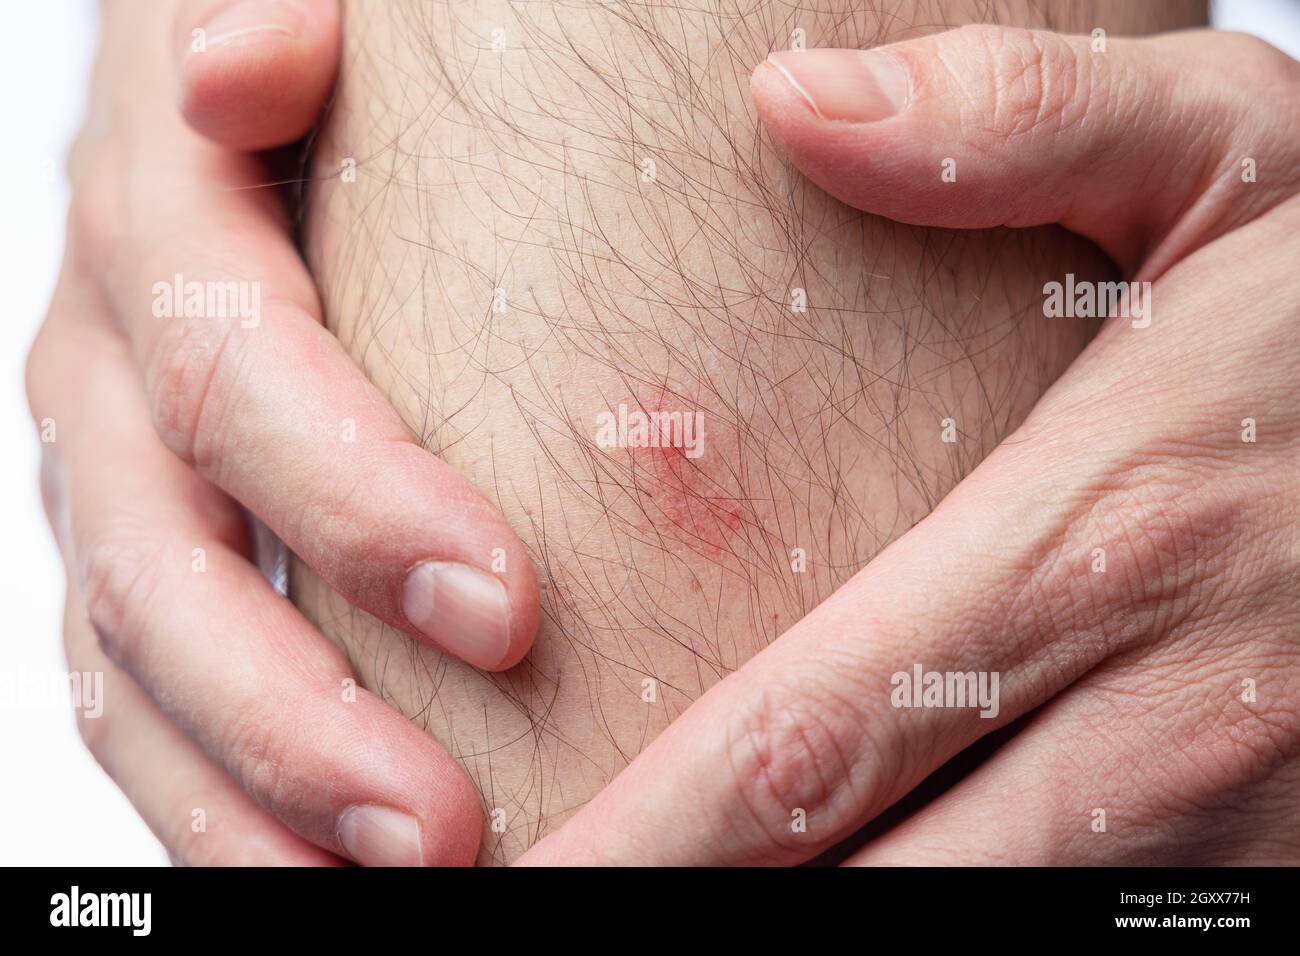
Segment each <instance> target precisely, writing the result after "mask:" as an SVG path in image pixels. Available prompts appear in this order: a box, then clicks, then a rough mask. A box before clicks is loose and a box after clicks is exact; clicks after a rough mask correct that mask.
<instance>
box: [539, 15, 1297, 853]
mask: <svg viewBox="0 0 1300 956" xmlns="http://www.w3.org/2000/svg"><path fill="white" fill-rule="evenodd" d="M753 90H754V97H755V100H756V102H757V105H758V109H759V113H760V115H761V117H762V119H763V121H764V123H765V125H766V126H767V128H768V130H769V131H770V132H771V134H772V135H773V136H774V137H775V139H776V140H777V141H778V142H779V143H780V144H781V145H782V147H783V148H784V149H785V150H786V152H787V153H788V154H789V156H790V157H791V158H792V160H793V161H794V162H795V163H796V164H797V165H798V166H799V168H800V169H802V170H803V171H804V172H805V173H807V174H808V175H809V176H810V177H811V178H812V179H813V180H814V181H816V182H817V183H818V184H820V185H821V186H822V187H823V188H825V189H827V190H828V191H829V192H831V193H832V194H834V195H835V196H837V197H839V198H841V199H843V200H844V201H845V202H848V203H851V204H853V205H855V206H857V207H859V208H861V209H864V210H867V211H869V212H873V213H879V214H882V215H886V216H889V217H892V218H894V219H899V220H903V221H906V222H911V223H917V224H922V225H926V226H945V227H959V228H966V227H989V226H996V225H1008V226H1031V225H1038V224H1044V223H1052V222H1056V223H1061V224H1063V225H1065V226H1066V227H1068V228H1070V229H1073V230H1075V231H1077V232H1079V233H1082V234H1083V235H1085V236H1087V237H1089V238H1091V239H1092V240H1094V241H1095V242H1097V243H1098V244H1099V245H1100V246H1101V247H1102V248H1103V249H1104V250H1106V251H1107V252H1108V253H1109V254H1110V255H1111V256H1112V258H1113V259H1114V260H1115V262H1116V263H1117V264H1118V265H1119V266H1120V268H1121V269H1122V270H1123V271H1124V273H1125V275H1126V277H1128V278H1131V279H1133V280H1134V281H1137V282H1151V283H1153V285H1152V287H1151V289H1150V294H1149V296H1145V297H1144V298H1143V300H1142V302H1140V303H1139V302H1138V301H1137V300H1136V299H1131V300H1130V301H1129V303H1128V305H1129V306H1130V307H1131V308H1130V309H1129V310H1128V311H1129V312H1130V314H1129V315H1117V316H1116V317H1112V318H1110V319H1109V320H1108V321H1107V323H1106V324H1105V326H1104V327H1103V329H1102V331H1101V332H1100V333H1099V335H1098V336H1097V338H1096V339H1095V340H1094V341H1093V342H1092V344H1091V345H1090V346H1089V348H1088V349H1087V350H1086V351H1085V352H1084V354H1083V355H1082V356H1081V357H1080V358H1079V360H1078V361H1077V362H1076V363H1075V364H1074V366H1072V367H1071V369H1070V370H1069V371H1068V372H1067V373H1066V374H1065V375H1064V376H1063V378H1062V379H1061V380H1060V381H1059V382H1058V383H1057V384H1056V385H1055V386H1054V387H1053V388H1052V389H1051V390H1050V391H1049V392H1048V393H1047V395H1046V396H1045V397H1044V398H1043V399H1042V400H1041V402H1040V403H1039V405H1038V407H1037V408H1036V409H1035V410H1034V412H1033V413H1032V414H1031V415H1030V417H1029V418H1028V420H1027V421H1026V422H1025V423H1024V424H1023V426H1022V427H1020V428H1019V429H1018V430H1017V431H1016V433H1015V434H1014V435H1012V436H1011V437H1010V438H1009V439H1007V441H1006V442H1005V443H1003V445H1001V446H1000V447H999V448H998V449H997V450H996V451H995V452H994V453H993V454H992V455H991V456H989V458H988V459H987V460H986V461H985V462H984V463H983V464H981V465H980V466H979V468H978V469H977V470H976V471H975V472H974V473H973V474H971V475H970V476H969V477H968V478H967V479H966V480H965V481H964V482H962V483H961V485H960V486H958V488H957V489H956V490H955V491H953V492H952V494H950V495H949V496H948V498H947V499H945V500H944V501H943V502H942V504H941V505H940V506H939V507H938V508H937V509H936V510H935V511H934V513H933V514H932V515H930V516H929V517H928V518H927V519H926V520H925V521H923V522H921V523H920V524H919V525H917V526H916V527H915V528H914V529H912V530H911V531H910V532H909V533H908V534H906V535H905V536H904V537H903V538H901V539H900V540H899V541H898V542H896V543H895V544H894V545H892V546H891V547H889V548H888V549H887V550H886V551H885V552H883V553H882V554H881V555H880V556H879V557H877V558H876V559H875V560H874V561H873V562H871V564H869V565H868V566H867V567H866V568H865V569H864V570H863V571H862V572H860V573H859V574H858V575H857V576H855V577H854V578H853V579H852V580H851V581H850V582H849V583H848V584H846V585H845V586H844V587H842V588H841V589H840V590H839V591H838V592H837V593H836V594H835V595H833V596H832V597H831V598H830V599H829V600H827V601H826V602H825V603H823V604H822V605H821V606H820V607H818V608H817V609H816V610H815V611H814V612H812V613H811V614H809V615H808V616H807V617H806V618H804V619H803V620H802V621H800V622H799V623H798V624H797V625H795V626H794V627H792V628H791V629H790V630H789V631H788V632H787V633H786V634H784V635H783V636H782V637H781V638H780V639H779V640H778V641H776V642H775V643H774V644H773V645H772V646H771V647H770V648H768V649H767V650H766V651H765V652H763V653H762V654H760V655H759V656H758V657H756V658H754V659H753V660H751V661H750V662H749V663H748V664H746V665H745V666H744V667H742V668H741V669H740V670H739V671H738V672H736V673H735V674H733V675H731V676H730V677H729V678H727V679H726V680H724V681H723V682H721V683H720V684H719V685H717V686H716V687H714V688H713V689H712V690H711V691H710V693H708V694H707V695H705V696H704V697H703V698H702V699H701V700H699V701H698V702H697V703H696V704H695V705H694V706H693V707H691V708H690V710H689V711H687V713H686V714H685V715H684V716H683V717H682V718H680V719H679V720H678V721H677V722H675V723H674V724H673V725H672V726H671V727H670V728H669V729H668V730H667V731H665V732H664V733H663V734H662V735H661V737H660V738H659V739H657V740H656V741H655V742H654V743H653V744H652V745H651V746H650V747H649V748H648V749H647V750H646V751H645V752H643V753H642V754H641V756H640V757H639V758H638V759H637V760H635V761H634V762H633V763H632V764H631V766H630V767H629V768H628V769H626V770H625V771H624V772H623V773H622V774H621V775H620V776H619V777H618V778H617V779H616V780H615V781H614V783H613V784H612V785H611V786H610V787H608V788H607V789H606V790H605V791H603V792H602V793H601V794H600V795H599V796H598V797H597V798H596V799H595V800H593V801H592V802H591V803H590V804H588V805H587V806H586V807H585V808H583V810H582V811H580V812H579V813H578V814H577V815H576V816H575V817H574V818H573V819H572V820H571V821H570V822H569V823H568V824H567V825H566V826H565V827H564V828H563V829H561V830H560V831H559V832H558V833H557V834H556V835H554V836H552V837H550V838H549V839H546V840H544V841H542V843H540V844H539V845H538V846H537V847H535V848H534V849H533V850H532V851H531V852H530V853H529V854H528V855H526V856H525V858H524V860H525V861H526V862H529V863H542V864H545V863H596V862H600V863H640V864H666V863H676V864H719V863H794V862H798V861H801V860H807V859H811V858H812V857H814V856H816V855H817V854H819V853H820V852H822V851H824V850H826V849H828V848H830V847H832V846H834V845H835V844H837V843H838V842H840V841H842V840H844V839H845V838H847V837H849V836H851V835H852V834H854V833H855V832H856V831H857V830H858V829H859V828H861V827H862V826H863V825H864V824H865V823H867V822H868V821H870V820H872V819H873V818H874V817H876V816H877V815H878V814H880V813H881V812H882V811H883V810H885V809H886V808H888V807H890V806H891V805H892V804H894V803H895V802H896V801H898V800H899V799H900V798H901V797H903V796H904V795H905V794H907V793H908V792H909V791H911V790H912V789H913V788H914V787H916V786H917V785H918V784H919V783H920V782H921V781H922V780H924V779H925V778H926V777H927V776H929V775H930V774H932V773H933V772H934V771H935V770H937V769H938V768H939V767H940V766H942V765H943V764H944V763H945V762H946V761H948V760H949V759H951V758H952V757H954V756H956V755H957V754H959V753H960V752H961V751H963V750H964V749H965V748H967V747H969V746H970V745H971V744H973V743H974V742H975V741H977V740H979V739H980V738H982V737H984V736H985V735H987V734H989V733H990V732H991V731H993V730H995V729H997V728H999V727H1005V726H1007V725H1009V724H1011V723H1012V722H1013V721H1017V719H1018V718H1021V717H1025V718H1026V719H1025V720H1024V721H1023V724H1022V726H1020V727H1019V728H1018V732H1017V733H1015V735H1014V736H1010V737H1009V739H1008V740H1007V742H1006V743H1004V744H1003V745H1002V746H1001V748H1000V749H998V750H997V751H996V752H995V753H994V754H993V755H992V756H991V757H990V758H988V759H987V760H986V761H985V762H983V763H982V764H981V765H979V766H978V767H977V768H976V769H975V770H974V771H973V772H971V773H970V774H969V775H968V776H967V777H966V778H965V779H963V780H961V782H960V783H958V784H957V785H956V786H954V787H953V788H952V789H950V790H948V791H947V792H945V793H943V794H942V795H941V796H940V797H938V798H937V799H935V800H933V801H932V802H931V803H929V804H928V805H926V806H925V807H924V808H923V809H922V810H920V811H919V812H918V813H916V814H915V815H913V816H912V817H911V818H909V819H908V820H907V821H906V822H905V823H903V824H902V825H900V826H898V827H895V828H894V829H892V830H889V831H888V832H886V833H885V835H884V836H882V837H881V838H879V839H877V840H875V841H873V842H870V843H868V844H867V846H866V847H865V848H864V849H863V850H861V851H860V852H859V853H857V854H856V855H855V856H853V857H852V858H851V861H850V862H853V863H922V864H924V863H984V864H988V863H999V862H1015V863H1024V864H1035V863H1037V864H1065V863H1075V864H1078V863H1093V864H1098V863H1152V862H1159V863H1170V862H1178V863H1228V862H1237V863H1243V862H1250V863H1265V862H1289V863H1295V862H1296V861H1297V860H1300V840H1297V837H1296V834H1297V832H1300V828H1298V827H1297V822H1300V799H1297V797H1300V761H1298V760H1297V755H1298V754H1300V712H1298V711H1297V708H1296V707H1295V701H1296V700H1297V699H1300V639H1298V638H1300V610H1298V609H1300V574H1298V573H1297V572H1298V571H1300V487H1298V486H1297V475H1300V469H1298V468H1297V464H1298V463H1300V400H1298V399H1300V394H1298V390H1297V378H1296V369H1297V368H1300V335H1297V330H1298V328H1300V324H1298V322H1297V319H1300V313H1298V312H1297V304H1296V303H1297V301H1300V295H1298V294H1297V293H1298V292H1300V275H1298V274H1297V271H1296V263H1297V261H1300V239H1297V233H1298V231H1300V197H1298V196H1297V193H1298V192H1300V109H1298V107H1297V105H1296V104H1297V102H1300V66H1298V65H1297V64H1296V63H1295V62H1294V61H1292V60H1290V59H1289V58H1287V57H1286V56H1284V55H1282V54H1281V53H1279V52H1278V51H1276V50H1274V49H1273V48H1271V47H1269V46H1268V45H1266V44H1264V43H1262V42H1259V41H1256V40H1253V39H1249V38H1246V37H1241V36H1232V35H1220V34H1213V33H1188V34H1179V35H1170V36H1166V37H1159V38H1154V39H1150V40H1117V39H1111V40H1109V41H1106V42H1105V48H1104V50H1103V49H1099V48H1097V46H1096V45H1095V44H1094V42H1093V41H1092V40H1090V39H1089V38H1086V37H1085V38H1076V37H1065V36H1059V35H1053V34H1047V33H1036V32H1028V31H1022V30H1008V29H998V28H993V27H979V28H965V29H962V30H958V31H953V32H949V33H942V34H938V35H935V36H931V37H928V38H925V39H920V40H915V41H910V42H906V43H900V44H896V45H893V46H889V47H885V48H882V49H881V50H878V51H874V52H870V53H865V54H864V53H858V52H846V51H820V50H814V51H807V52H800V53H783V54H777V55H775V56H774V57H773V58H772V59H771V60H770V61H769V62H768V63H766V64H764V65H762V66H760V67H759V69H758V70H757V72H756V73H755V75H754V81H753ZM954 172H955V179H953V178H952V175H951V173H954ZM945 173H949V174H950V175H948V176H945V175H944V174H945ZM1061 279H1062V281H1063V282H1064V280H1065V277H1064V276H1062V277H1061ZM1138 288H1141V287H1138ZM1047 291H1048V290H1045V293H1046V292H1047ZM1138 305H1141V306H1142V313H1139V312H1138V309H1137V308H1135V307H1136V306H1138ZM1148 307H1149V311H1146V309H1147V308H1148ZM1057 321H1063V322H1065V321H1073V319H1070V318H1060V319H1058V320H1057ZM958 425H960V423H958ZM938 431H939V425H938V423H936V433H937V432H938ZM918 664H919V665H921V667H922V668H923V670H924V671H925V672H962V673H965V672H976V673H982V674H983V675H984V676H985V677H986V678H988V679H989V683H988V684H986V687H990V688H991V686H992V685H991V677H992V675H993V674H997V675H998V676H999V686H1000V694H997V695H995V696H994V697H993V698H992V706H991V707H988V708H986V712H987V713H988V714H989V716H987V717H981V716H980V712H979V708H978V707H971V706H965V707H962V706H951V705H952V704H953V703H954V701H953V700H944V699H941V700H940V702H943V703H947V704H949V705H950V706H947V707H924V706H922V707H912V706H903V705H906V704H908V703H909V701H908V700H907V699H906V698H904V697H903V696H902V694H901V691H902V690H903V688H904V687H905V686H906V685H905V683H904V681H903V680H901V679H898V678H895V675H906V676H907V677H911V676H912V675H913V674H914V667H915V665H918ZM1031 712H1033V713H1032V716H1027V715H1030V714H1031ZM1013 729H1017V728H1013ZM801 822H802V827H801V826H800V824H801Z"/></svg>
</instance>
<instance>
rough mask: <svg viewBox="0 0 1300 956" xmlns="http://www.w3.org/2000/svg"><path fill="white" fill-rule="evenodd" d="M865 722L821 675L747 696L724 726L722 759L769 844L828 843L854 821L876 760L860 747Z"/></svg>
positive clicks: (791, 847)
mask: <svg viewBox="0 0 1300 956" xmlns="http://www.w3.org/2000/svg"><path fill="white" fill-rule="evenodd" d="M864 725H865V715H863V714H862V713H861V708H859V707H857V706H854V705H853V704H851V703H849V702H846V701H844V700H842V699H841V698H839V697H838V696H837V695H836V694H834V693H833V692H832V689H831V687H830V686H829V682H828V681H826V680H824V679H822V678H820V677H815V676H805V677H804V678H803V679H802V680H801V681H800V682H799V686H791V684H790V683H789V682H786V683H783V684H767V685H761V686H759V687H758V688H757V689H756V690H755V692H754V693H753V694H752V695H750V696H749V697H748V698H747V701H746V704H745V706H743V707H742V708H740V710H739V713H738V714H736V715H735V717H734V718H733V720H732V722H731V723H730V724H729V726H728V728H727V733H726V758H727V766H728V769H729V772H730V774H731V781H732V785H733V786H734V788H735V791H736V794H737V797H738V800H737V805H738V806H741V807H743V808H744V810H745V811H746V812H747V813H748V815H749V816H750V817H751V820H752V822H753V823H754V824H755V825H756V827H757V828H758V830H759V833H760V835H761V836H762V837H763V841H764V844H765V845H766V846H767V847H768V848H773V849H776V850H778V851H790V852H794V851H797V850H807V849H808V847H809V844H810V843H812V844H816V845H819V846H820V845H829V844H830V843H833V842H834V841H835V840H836V839H839V838H841V837H842V836H844V835H845V834H846V833H847V832H849V831H851V829H852V828H853V827H854V826H856V824H857V821H858V818H859V816H860V815H861V812H862V809H863V807H864V805H865V804H866V803H867V802H868V801H867V799H866V798H867V797H869V796H870V794H869V792H868V791H869V790H870V781H869V780H864V779H863V778H864V776H869V774H870V770H869V768H870V767H871V766H873V765H874V764H875V761H871V760H868V759H866V755H865V754H864V744H865V743H866V737H865V735H864V733H863V730H862V728H863V727H864ZM798 819H802V820H803V821H804V824H805V827H806V832H805V831H804V830H802V829H798V828H796V827H795V826H794V825H793V824H794V822H795V821H796V820H798Z"/></svg>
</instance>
